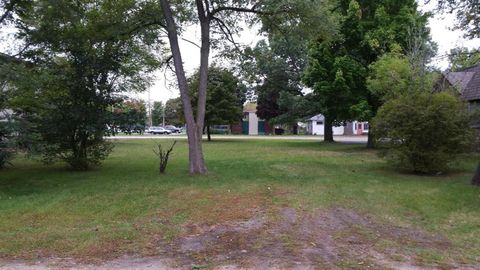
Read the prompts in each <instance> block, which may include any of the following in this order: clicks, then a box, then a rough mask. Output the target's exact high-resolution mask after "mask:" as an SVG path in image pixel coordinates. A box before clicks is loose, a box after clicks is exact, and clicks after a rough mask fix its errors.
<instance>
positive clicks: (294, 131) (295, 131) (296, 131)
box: [292, 123, 298, 135]
mask: <svg viewBox="0 0 480 270" xmlns="http://www.w3.org/2000/svg"><path fill="white" fill-rule="evenodd" d="M292 133H293V134H294V135H298V124H297V123H295V124H293V127H292Z"/></svg>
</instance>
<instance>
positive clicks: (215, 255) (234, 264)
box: [0, 208, 475, 270]
mask: <svg viewBox="0 0 480 270" xmlns="http://www.w3.org/2000/svg"><path fill="white" fill-rule="evenodd" d="M263 209H270V210H268V211H266V210H263ZM272 209H273V210H272ZM246 213H251V215H250V217H248V218H243V219H238V218H240V217H239V216H236V215H235V217H236V219H234V220H230V221H225V222H222V223H215V224H212V223H207V222H204V223H194V224H192V223H186V224H184V225H182V226H181V228H179V230H180V231H181V232H180V233H179V236H178V237H177V238H175V239H173V240H171V241H166V240H164V239H162V238H157V239H151V241H152V242H151V248H152V249H156V250H157V252H156V253H155V255H156V257H141V256H138V257H132V256H130V257H128V256H126V257H122V258H118V259H115V260H113V261H109V262H107V263H104V264H99V265H95V266H88V265H82V264H75V263H72V262H68V261H67V262H66V263H65V262H61V263H57V264H54V265H55V266H60V267H65V268H68V269H204V268H207V269H222V270H234V269H401V270H427V269H475V266H474V265H456V264H452V265H447V264H439V265H436V264H422V263H421V262H419V260H418V258H417V256H418V255H417V254H416V253H415V252H414V250H418V249H422V250H430V251H445V250H449V249H451V248H453V244H452V243H451V242H450V241H449V240H448V239H446V238H444V237H442V236H440V235H432V234H429V233H426V232H424V231H422V230H419V229H416V228H412V227H400V226H396V225H393V224H384V223H380V222H378V221H375V220H374V219H373V218H371V217H369V216H368V215H364V214H360V213H358V212H355V211H353V210H350V209H345V208H333V209H329V210H317V211H313V212H312V211H305V210H298V209H294V208H276V209H275V208H255V209H248V211H247V209H246V210H245V211H244V213H243V214H242V216H243V215H244V214H246ZM227 216H229V215H227ZM385 243H390V244H388V245H385ZM5 265H6V266H15V267H10V268H8V267H6V268H5ZM5 265H3V266H2V265H1V264H0V269H22V270H23V269H47V267H45V266H48V265H50V266H51V265H52V264H51V263H50V264H45V263H44V264H38V265H37V266H39V267H33V268H32V266H29V265H22V264H15V265H14V264H5ZM2 267H3V268H2ZM42 267H44V268H42Z"/></svg>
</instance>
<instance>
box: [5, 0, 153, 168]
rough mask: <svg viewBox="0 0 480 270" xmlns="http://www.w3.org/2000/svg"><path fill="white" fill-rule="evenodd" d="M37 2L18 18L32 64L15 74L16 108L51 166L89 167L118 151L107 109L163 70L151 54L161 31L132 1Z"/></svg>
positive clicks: (27, 59) (15, 20) (15, 19)
mask: <svg viewBox="0 0 480 270" xmlns="http://www.w3.org/2000/svg"><path fill="white" fill-rule="evenodd" d="M29 5H31V7H30V8H28V9H27V10H26V11H25V12H17V13H16V16H14V17H13V22H12V23H13V25H14V26H15V27H16V29H17V31H18V32H17V34H16V37H17V38H18V39H20V40H21V41H22V42H23V43H24V44H26V45H27V46H25V48H24V49H23V50H22V51H21V52H20V54H19V57H21V58H22V59H23V60H22V61H25V62H26V63H30V64H29V66H28V67H22V66H21V65H17V69H16V70H15V71H12V72H11V74H10V75H12V76H10V77H9V79H10V83H11V84H12V85H13V86H14V89H15V91H16V92H15V95H12V98H11V100H10V104H9V105H10V106H12V108H13V109H15V111H16V114H17V116H18V121H19V122H21V121H28V122H29V125H28V126H29V128H30V129H31V131H32V132H34V133H37V134H38V137H37V138H38V139H39V140H38V144H40V145H41V147H39V149H41V151H42V153H43V154H44V158H45V160H46V161H53V160H57V159H60V160H63V161H65V162H67V163H68V164H69V165H70V166H71V167H72V168H74V169H79V170H86V169H88V168H89V167H91V166H92V165H98V164H99V162H100V161H101V160H102V159H104V158H105V157H106V156H107V155H108V153H109V151H110V149H111V146H110V144H109V143H108V142H106V141H105V140H104V135H105V134H106V133H107V132H108V130H107V124H108V123H109V119H110V118H109V115H108V110H107V109H108V108H109V107H110V106H111V105H114V104H115V103H116V102H117V101H118V100H119V99H118V97H119V94H120V93H122V92H125V91H139V90H143V89H145V87H146V86H147V85H148V76H146V74H148V72H150V71H152V70H153V69H154V68H155V67H157V65H158V61H157V60H156V58H155V56H154V55H153V54H152V53H151V51H152V49H154V48H155V46H156V40H155V38H156V36H157V35H158V33H157V30H156V29H155V28H148V27H146V26H145V25H143V16H144V14H143V12H142V11H141V10H142V9H141V8H140V5H139V4H136V3H135V2H132V1H108V0H104V1H89V0H82V1H75V2H72V1H66V0H65V1H63V0H62V1H54V0H42V1H33V2H30V3H29ZM139 24H142V27H139V26H138V25H139ZM23 66H25V65H23Z"/></svg>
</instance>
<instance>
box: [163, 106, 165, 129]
mask: <svg viewBox="0 0 480 270" xmlns="http://www.w3.org/2000/svg"><path fill="white" fill-rule="evenodd" d="M162 111H163V112H162V118H163V127H165V104H164V105H163V108H162Z"/></svg>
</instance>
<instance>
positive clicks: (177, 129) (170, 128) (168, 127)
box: [165, 125, 182, 133]
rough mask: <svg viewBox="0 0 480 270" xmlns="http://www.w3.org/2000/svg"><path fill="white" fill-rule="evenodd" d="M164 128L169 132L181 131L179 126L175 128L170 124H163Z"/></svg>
mask: <svg viewBox="0 0 480 270" xmlns="http://www.w3.org/2000/svg"><path fill="white" fill-rule="evenodd" d="M165 129H166V130H169V131H170V132H171V133H181V132H182V129H181V128H177V127H176V126H172V125H169V126H165Z"/></svg>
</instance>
